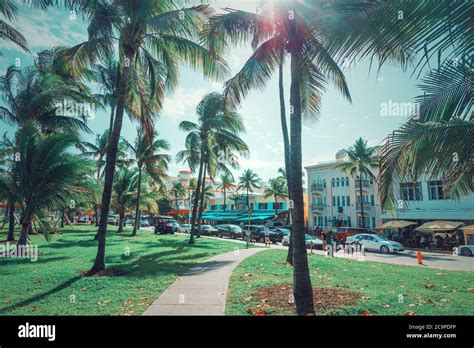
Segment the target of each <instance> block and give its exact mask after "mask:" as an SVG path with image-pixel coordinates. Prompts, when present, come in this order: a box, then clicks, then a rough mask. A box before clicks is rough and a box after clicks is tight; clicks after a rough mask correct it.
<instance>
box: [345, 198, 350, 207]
mask: <svg viewBox="0 0 474 348" xmlns="http://www.w3.org/2000/svg"><path fill="white" fill-rule="evenodd" d="M346 202H347V206H350V205H351V197H350V196H347V197H346Z"/></svg>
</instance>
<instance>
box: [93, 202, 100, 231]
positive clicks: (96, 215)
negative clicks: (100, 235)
mask: <svg viewBox="0 0 474 348" xmlns="http://www.w3.org/2000/svg"><path fill="white" fill-rule="evenodd" d="M94 216H95V226H96V227H97V226H99V216H98V208H97V204H95V203H94Z"/></svg>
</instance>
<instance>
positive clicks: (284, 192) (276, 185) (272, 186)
mask: <svg viewBox="0 0 474 348" xmlns="http://www.w3.org/2000/svg"><path fill="white" fill-rule="evenodd" d="M268 183H269V186H268V187H265V190H264V193H263V194H264V196H263V197H264V198H268V197H273V198H274V199H275V201H274V202H275V203H274V206H275V215H276V214H278V208H277V206H278V198H287V197H288V188H287V187H286V180H282V179H281V178H275V179H270V180H269V181H268Z"/></svg>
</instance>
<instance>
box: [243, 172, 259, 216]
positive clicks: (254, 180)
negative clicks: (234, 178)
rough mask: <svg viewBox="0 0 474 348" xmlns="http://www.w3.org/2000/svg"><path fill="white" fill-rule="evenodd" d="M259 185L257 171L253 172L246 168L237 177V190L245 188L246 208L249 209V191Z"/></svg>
mask: <svg viewBox="0 0 474 348" xmlns="http://www.w3.org/2000/svg"><path fill="white" fill-rule="evenodd" d="M260 187H261V180H260V178H259V177H258V175H257V173H255V172H253V171H252V169H246V170H245V171H244V172H243V173H242V175H241V176H240V177H239V186H238V187H237V191H239V190H245V191H246V197H247V210H249V209H250V192H253V189H254V188H260Z"/></svg>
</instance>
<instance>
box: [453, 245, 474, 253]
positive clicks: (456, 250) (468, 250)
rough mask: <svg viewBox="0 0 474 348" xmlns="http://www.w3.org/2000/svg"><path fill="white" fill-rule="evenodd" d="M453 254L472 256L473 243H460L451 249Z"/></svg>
mask: <svg viewBox="0 0 474 348" xmlns="http://www.w3.org/2000/svg"><path fill="white" fill-rule="evenodd" d="M453 250H454V254H455V255H462V256H472V255H474V245H460V246H458V247H456V248H454V249H453Z"/></svg>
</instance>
